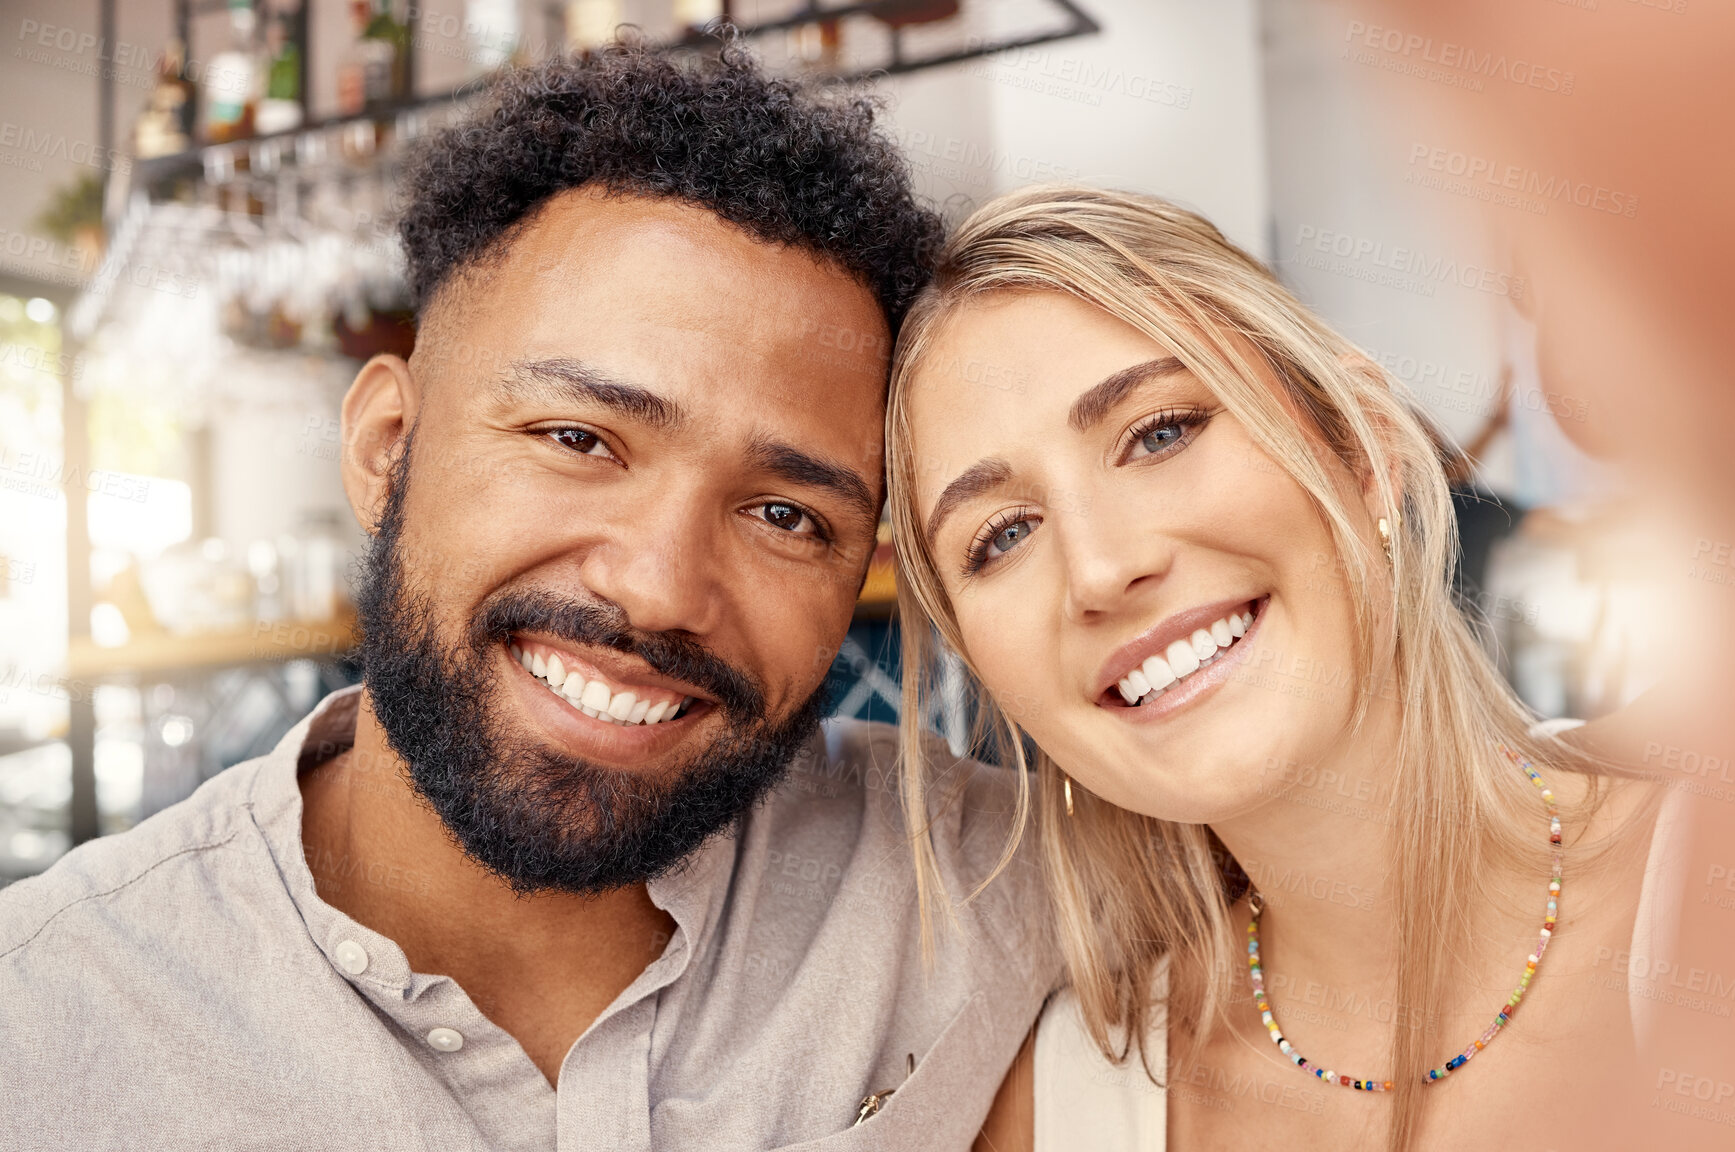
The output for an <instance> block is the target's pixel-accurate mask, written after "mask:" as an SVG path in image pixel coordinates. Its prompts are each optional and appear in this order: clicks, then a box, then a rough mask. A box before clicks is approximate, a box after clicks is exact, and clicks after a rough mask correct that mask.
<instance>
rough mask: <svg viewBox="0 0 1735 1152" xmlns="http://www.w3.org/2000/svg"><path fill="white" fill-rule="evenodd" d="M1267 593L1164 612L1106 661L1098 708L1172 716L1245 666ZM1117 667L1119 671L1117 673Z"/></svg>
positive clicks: (1153, 717)
mask: <svg viewBox="0 0 1735 1152" xmlns="http://www.w3.org/2000/svg"><path fill="white" fill-rule="evenodd" d="M1268 599H1269V597H1264V596H1262V597H1259V598H1258V599H1255V600H1236V601H1231V602H1228V603H1227V604H1225V603H1222V602H1219V603H1216V604H1207V605H1203V606H1201V607H1198V608H1191V609H1188V610H1187V611H1185V612H1177V613H1175V614H1174V615H1172V616H1169V617H1166V618H1165V619H1163V620H1162V621H1160V622H1159V623H1158V624H1156V625H1155V626H1154V627H1152V628H1151V629H1150V630H1148V631H1147V632H1145V633H1144V634H1143V635H1141V636H1139V637H1138V638H1137V639H1135V640H1133V641H1132V642H1130V643H1128V644H1125V645H1123V646H1122V647H1120V648H1119V649H1117V650H1116V651H1115V653H1114V655H1113V656H1111V657H1110V658H1109V659H1108V661H1107V662H1106V663H1105V664H1104V671H1105V673H1106V675H1105V676H1104V677H1103V679H1108V680H1110V681H1111V682H1110V684H1109V686H1108V687H1106V688H1101V689H1099V690H1098V692H1097V694H1096V704H1097V707H1099V708H1102V709H1104V710H1106V711H1107V712H1109V713H1110V714H1111V715H1112V716H1114V717H1115V718H1116V719H1117V720H1123V721H1126V722H1129V723H1135V724H1143V723H1152V722H1155V721H1157V720H1161V719H1162V718H1164V717H1167V716H1171V715H1173V714H1174V713H1175V712H1176V711H1178V710H1179V709H1182V708H1185V707H1187V706H1188V705H1189V704H1192V703H1193V702H1194V701H1196V700H1198V699H1200V698H1201V697H1202V696H1204V695H1205V694H1206V693H1208V692H1210V691H1211V690H1212V689H1213V688H1215V687H1216V686H1217V685H1219V684H1222V683H1223V682H1224V681H1226V680H1228V679H1229V678H1230V677H1231V676H1233V675H1234V673H1235V670H1236V669H1238V668H1241V667H1243V666H1245V665H1246V663H1247V660H1248V659H1249V657H1248V653H1249V652H1250V651H1251V650H1252V640H1253V637H1254V633H1255V632H1257V631H1258V628H1259V620H1260V613H1261V611H1262V610H1263V608H1264V606H1265V604H1266V602H1267V600H1268ZM1117 672H1119V675H1116V673H1117Z"/></svg>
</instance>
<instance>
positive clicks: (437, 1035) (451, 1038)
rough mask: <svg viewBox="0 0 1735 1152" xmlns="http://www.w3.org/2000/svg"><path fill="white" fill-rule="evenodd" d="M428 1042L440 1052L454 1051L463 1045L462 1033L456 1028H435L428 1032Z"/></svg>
mask: <svg viewBox="0 0 1735 1152" xmlns="http://www.w3.org/2000/svg"><path fill="white" fill-rule="evenodd" d="M428 1043H429V1044H431V1045H432V1046H433V1047H435V1048H438V1049H439V1050H440V1051H442V1052H456V1051H457V1050H458V1049H460V1048H462V1047H463V1046H464V1034H463V1033H462V1032H460V1031H458V1030H457V1029H456V1028H436V1029H434V1030H433V1031H432V1032H429V1033H428Z"/></svg>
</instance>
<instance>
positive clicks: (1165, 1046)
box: [1036, 959, 1169, 1152]
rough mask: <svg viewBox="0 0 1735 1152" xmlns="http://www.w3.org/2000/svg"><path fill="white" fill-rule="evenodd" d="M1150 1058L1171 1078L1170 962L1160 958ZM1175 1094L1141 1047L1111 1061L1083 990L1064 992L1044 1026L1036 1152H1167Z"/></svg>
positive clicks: (1039, 1042) (1039, 1034)
mask: <svg viewBox="0 0 1735 1152" xmlns="http://www.w3.org/2000/svg"><path fill="white" fill-rule="evenodd" d="M1154 983H1155V987H1154V988H1153V990H1152V993H1151V1000H1152V1004H1151V1027H1150V1031H1149V1033H1148V1034H1147V1035H1146V1038H1145V1053H1146V1056H1145V1059H1146V1060H1148V1061H1149V1062H1150V1068H1151V1071H1152V1072H1153V1073H1155V1074H1156V1077H1157V1080H1158V1081H1159V1082H1161V1081H1164V1080H1166V1079H1167V1076H1168V1063H1169V1036H1168V1031H1169V1030H1168V1027H1167V1023H1166V1020H1165V1017H1166V1015H1167V1011H1168V1009H1167V1004H1168V987H1169V981H1168V961H1167V960H1166V959H1165V960H1162V961H1159V962H1158V965H1157V977H1156V980H1155V982H1154ZM1167 1139H1168V1098H1167V1096H1166V1095H1165V1093H1164V1091H1163V1089H1162V1088H1161V1087H1159V1086H1158V1084H1155V1083H1152V1082H1151V1077H1149V1076H1147V1075H1145V1065H1144V1063H1142V1062H1141V1061H1140V1060H1139V1058H1138V1056H1137V1055H1136V1054H1135V1055H1133V1056H1131V1057H1130V1058H1129V1059H1127V1061H1126V1062H1125V1063H1122V1064H1111V1063H1109V1061H1108V1059H1107V1058H1106V1057H1104V1056H1103V1054H1102V1049H1100V1048H1098V1047H1097V1046H1096V1044H1095V1042H1094V1041H1092V1040H1091V1038H1090V1034H1089V1033H1087V1032H1086V1031H1085V1029H1084V1018H1083V1017H1081V1016H1080V1015H1079V1013H1078V997H1077V996H1075V995H1074V994H1073V991H1072V989H1071V988H1063V989H1061V990H1060V991H1059V992H1056V993H1055V994H1054V996H1053V997H1052V998H1050V999H1049V1001H1048V1006H1047V1007H1045V1008H1044V1009H1043V1010H1042V1017H1041V1019H1040V1020H1038V1022H1037V1025H1036V1152H1078V1150H1079V1149H1089V1150H1090V1152H1120V1150H1122V1149H1125V1150H1127V1152H1131V1150H1133V1149H1137V1150H1138V1152H1162V1149H1163V1147H1164V1143H1165V1141H1167Z"/></svg>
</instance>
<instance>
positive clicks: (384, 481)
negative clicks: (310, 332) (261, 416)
mask: <svg viewBox="0 0 1735 1152" xmlns="http://www.w3.org/2000/svg"><path fill="white" fill-rule="evenodd" d="M421 400H422V397H421V391H420V389H419V388H418V387H417V386H416V379H415V377H414V376H412V375H411V374H410V366H409V365H408V364H407V363H405V362H404V360H403V358H402V357H399V356H387V355H381V356H375V357H374V358H373V359H372V360H369V361H368V362H367V363H366V364H363V365H362V366H361V371H360V372H358V373H356V377H355V380H354V382H352V383H351V384H350V386H349V391H348V392H346V393H344V397H343V410H342V420H343V424H342V427H343V460H342V468H341V470H342V473H343V490H344V494H345V495H347V496H348V497H349V507H350V511H351V512H352V513H354V515H355V519H356V523H358V524H360V525H361V527H362V529H363V530H364V531H365V532H367V533H368V534H369V535H370V536H371V535H373V533H374V532H375V531H376V530H377V528H378V526H379V513H380V510H381V509H382V508H384V507H385V497H386V491H387V489H388V488H389V486H390V484H391V473H392V466H393V465H394V464H396V463H397V458H398V452H399V451H400V450H401V448H402V444H403V440H404V437H405V435H406V434H407V433H408V431H409V429H411V428H413V427H415V424H416V413H417V412H418V411H420V408H421Z"/></svg>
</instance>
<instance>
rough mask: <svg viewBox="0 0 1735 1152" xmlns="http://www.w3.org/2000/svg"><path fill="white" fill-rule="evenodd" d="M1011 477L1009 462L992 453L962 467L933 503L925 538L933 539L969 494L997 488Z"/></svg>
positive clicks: (977, 494)
mask: <svg viewBox="0 0 1735 1152" xmlns="http://www.w3.org/2000/svg"><path fill="white" fill-rule="evenodd" d="M1010 479H1012V465H1010V464H1008V463H1006V461H1004V460H1000V459H997V458H995V457H993V456H988V457H984V458H983V459H981V460H978V461H976V463H974V464H972V465H970V467H968V468H966V469H964V471H963V472H961V473H959V475H958V478H957V479H955V480H953V481H952V482H951V483H950V484H948V485H946V487H945V490H944V491H942V492H941V493H940V498H939V499H938V500H936V501H935V502H934V511H933V512H932V513H930V514H929V516H928V539H929V540H933V539H934V537H935V536H937V535H939V532H940V525H941V523H943V522H944V521H945V519H946V517H947V516H950V515H951V514H952V513H953V512H955V511H956V510H957V508H958V506H959V505H960V504H962V503H964V502H965V501H966V500H969V499H970V498H971V497H972V496H980V495H981V494H982V493H984V492H988V491H991V490H992V489H995V488H998V487H1000V485H1002V484H1004V483H1006V481H1008V480H1010Z"/></svg>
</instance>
